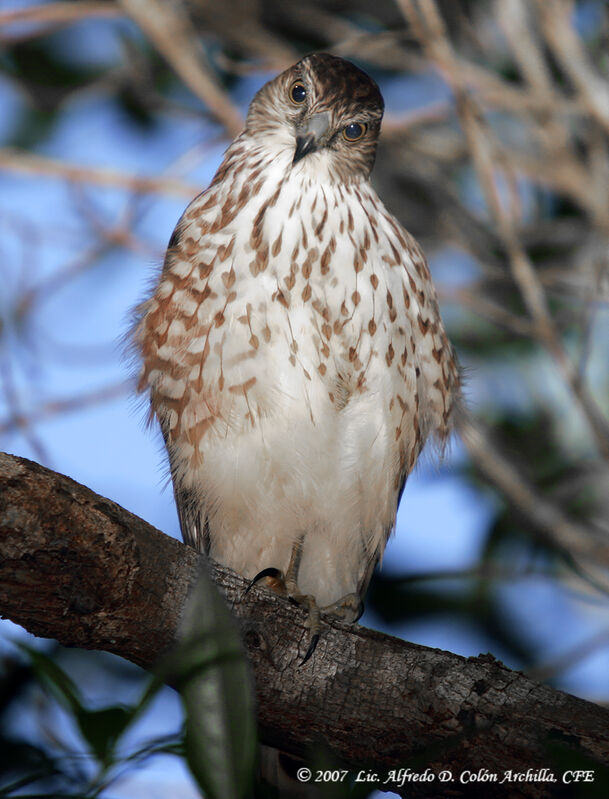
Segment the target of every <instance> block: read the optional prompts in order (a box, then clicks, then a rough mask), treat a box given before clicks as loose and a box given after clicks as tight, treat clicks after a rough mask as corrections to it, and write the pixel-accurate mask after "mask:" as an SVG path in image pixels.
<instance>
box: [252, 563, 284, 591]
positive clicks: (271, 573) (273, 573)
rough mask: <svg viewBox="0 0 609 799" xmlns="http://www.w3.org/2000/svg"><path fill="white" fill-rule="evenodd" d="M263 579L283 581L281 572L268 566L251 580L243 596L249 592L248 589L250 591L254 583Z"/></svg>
mask: <svg viewBox="0 0 609 799" xmlns="http://www.w3.org/2000/svg"><path fill="white" fill-rule="evenodd" d="M265 577H273V578H275V579H276V580H283V575H282V573H281V571H280V570H279V569H276V568H275V567H274V566H269V567H268V568H266V569H262V571H259V572H258V574H257V575H256V576H255V577H254V578H253V579H252V580H251V582H250V584H249V585H248V587H247V588H246V589H245V594H244V596H247V595H248V594H249V592H250V589H252V588H253V587H254V586H255V585H256V583H258V582H260V580H263V579H264V578H265Z"/></svg>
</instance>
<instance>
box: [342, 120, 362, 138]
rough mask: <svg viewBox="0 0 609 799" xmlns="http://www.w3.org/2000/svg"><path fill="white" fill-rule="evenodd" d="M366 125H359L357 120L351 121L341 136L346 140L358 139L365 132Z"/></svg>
mask: <svg viewBox="0 0 609 799" xmlns="http://www.w3.org/2000/svg"><path fill="white" fill-rule="evenodd" d="M366 127H367V126H366V125H360V123H359V122H351V124H350V125H347V127H346V128H345V129H344V130H343V136H344V138H345V139H346V140H347V141H359V140H360V139H361V138H362V136H363V135H364V133H365V132H366Z"/></svg>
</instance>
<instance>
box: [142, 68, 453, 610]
mask: <svg viewBox="0 0 609 799" xmlns="http://www.w3.org/2000/svg"><path fill="white" fill-rule="evenodd" d="M382 116H383V99H382V97H381V94H380V92H379V89H378V87H377V85H376V83H375V82H374V81H373V80H372V79H371V78H369V77H368V76H367V75H366V74H365V73H364V72H362V71H361V70H360V69H358V68H357V67H355V66H354V65H353V64H351V63H349V62H348V61H344V60H343V59H341V58H336V57H334V56H331V55H327V54H323V53H319V54H315V55H310V56H307V57H306V58H304V59H303V60H302V61H299V62H298V63H297V64H295V65H294V66H292V67H290V69H288V70H286V71H285V72H283V73H282V74H281V75H279V76H278V77H276V78H275V79H274V80H272V81H270V82H269V83H267V84H266V85H265V86H264V87H263V88H262V89H261V90H260V91H259V92H258V94H257V95H256V96H255V97H254V99H253V101H252V103H251V106H250V108H249V112H248V115H247V121H246V124H245V129H244V131H243V132H242V133H241V134H239V136H237V138H236V139H235V140H234V141H233V143H232V144H231V145H230V147H229V148H228V150H227V151H226V155H225V157H224V160H223V162H222V164H221V166H220V168H219V169H218V171H217V173H216V176H215V177H214V179H213V182H212V184H211V186H210V187H209V188H208V189H207V191H205V192H203V193H202V194H201V195H199V196H198V197H196V198H195V199H194V200H193V202H192V203H191V204H190V205H189V206H188V208H187V209H186V211H185V212H184V214H183V216H182V218H181V219H180V221H179V222H178V225H177V227H176V229H175V231H174V233H173V236H172V237H171V241H170V243H169V249H168V251H167V256H166V258H165V264H164V268H163V271H162V274H161V276H160V279H159V282H158V285H157V287H156V289H155V291H154V294H153V295H152V296H151V298H150V299H149V300H148V301H147V302H145V303H144V304H143V305H142V306H141V308H140V315H139V320H138V323H137V325H136V328H135V340H136V342H137V346H138V348H139V350H140V352H141V356H142V360H143V366H142V370H141V374H140V379H139V390H140V391H142V392H144V391H147V392H149V393H150V402H151V406H152V411H153V413H154V414H155V415H156V416H157V418H158V420H159V423H160V426H161V430H162V431H163V435H164V438H165V443H166V445H167V450H168V453H169V462H170V465H171V474H172V478H173V486H174V491H175V498H176V503H177V507H178V513H179V517H180V524H181V528H182V535H183V537H184V540H185V541H186V542H187V543H188V544H191V545H192V546H194V547H196V548H197V549H199V550H203V551H205V552H206V553H208V554H209V555H210V556H211V557H212V558H213V559H214V560H216V561H218V562H219V563H222V564H225V565H227V566H230V567H231V568H233V569H235V570H236V571H237V572H240V573H241V574H243V575H245V576H246V577H249V578H254V577H255V576H256V575H258V574H259V573H260V572H263V574H264V575H266V576H267V581H268V582H269V583H272V584H273V586H274V587H275V588H278V587H284V588H285V589H286V590H287V592H288V593H290V594H291V595H293V596H296V597H297V598H298V599H299V600H301V601H304V602H305V604H306V605H307V606H308V607H309V608H310V609H311V612H312V613H313V614H314V613H315V612H316V611H315V609H316V608H317V607H319V608H322V609H323V608H325V607H327V606H331V611H332V612H336V613H341V614H342V615H343V617H344V618H347V619H351V620H355V619H356V618H357V617H358V615H359V611H360V605H361V599H362V598H363V596H364V594H365V592H366V588H367V586H368V582H369V580H370V576H371V574H372V570H373V568H374V565H375V563H376V562H377V561H378V560H379V558H380V557H381V555H382V553H383V549H384V547H385V544H386V542H387V538H388V536H389V534H390V532H391V530H392V529H393V526H394V523H395V517H396V510H397V505H398V500H399V497H400V493H401V491H402V488H403V486H404V482H405V480H406V477H407V476H408V474H409V473H410V472H411V471H412V469H413V467H414V465H415V462H416V460H417V457H418V455H419V453H420V451H421V448H422V446H423V444H424V442H425V440H426V439H427V438H428V437H429V436H431V435H435V436H436V437H437V438H439V439H440V441H443V440H444V439H445V438H446V436H447V434H448V432H449V429H450V422H451V413H452V411H453V409H454V407H455V404H456V403H457V402H458V398H459V376H458V370H457V365H456V362H455V356H454V354H453V350H452V347H451V345H450V343H449V341H448V340H447V337H446V334H445V332H444V329H443V326H442V321H441V319H440V313H439V310H438V303H437V301H436V294H435V291H434V287H433V284H432V282H431V277H430V274H429V271H428V268H427V264H426V261H425V256H424V255H423V253H422V251H421V249H420V248H419V246H418V244H417V242H416V241H415V240H414V239H413V238H412V236H410V234H409V233H407V232H406V231H405V230H404V228H402V226H401V225H400V224H399V222H398V221H397V220H396V219H395V218H394V217H393V216H392V215H391V214H390V213H389V212H388V211H387V210H386V208H385V207H384V206H383V204H382V202H381V201H380V199H379V198H378V196H377V194H376V192H375V191H374V189H373V188H372V186H371V185H370V172H371V170H372V166H373V163H374V158H375V152H376V145H377V140H378V137H379V132H380V126H381V118H382Z"/></svg>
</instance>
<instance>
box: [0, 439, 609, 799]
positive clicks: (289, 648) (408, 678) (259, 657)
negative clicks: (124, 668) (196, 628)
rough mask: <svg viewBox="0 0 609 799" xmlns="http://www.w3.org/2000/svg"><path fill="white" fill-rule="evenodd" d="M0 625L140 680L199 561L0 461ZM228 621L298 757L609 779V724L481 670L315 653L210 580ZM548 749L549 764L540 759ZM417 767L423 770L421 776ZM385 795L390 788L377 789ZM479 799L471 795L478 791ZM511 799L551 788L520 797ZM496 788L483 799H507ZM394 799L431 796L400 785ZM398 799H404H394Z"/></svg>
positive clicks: (228, 581)
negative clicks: (309, 654)
mask: <svg viewBox="0 0 609 799" xmlns="http://www.w3.org/2000/svg"><path fill="white" fill-rule="evenodd" d="M0 558H1V560H0V578H1V579H0V611H1V612H2V613H3V615H5V616H7V617H8V618H10V619H12V620H13V621H15V622H17V623H18V624H21V625H23V626H24V627H25V628H26V629H28V630H30V631H31V632H33V633H35V634H36V635H40V636H44V637H53V638H56V639H57V640H58V641H60V642H61V643H63V644H65V645H67V646H79V647H86V648H89V649H104V650H107V651H109V652H114V653H116V654H118V655H121V656H122V657H125V658H127V659H128V660H131V661H133V662H134V663H138V664H140V665H141V666H143V667H145V668H152V667H153V666H154V664H155V662H156V661H157V659H158V658H159V656H160V655H161V654H163V653H164V652H166V651H167V650H168V649H169V648H170V647H171V645H172V643H173V642H174V640H175V636H176V630H177V627H178V623H179V619H180V616H181V613H182V609H183V607H184V602H185V599H186V596H187V593H188V589H189V586H190V585H191V584H192V582H193V580H194V579H196V575H197V572H198V570H199V569H200V568H201V566H202V558H201V556H199V555H197V553H196V552H195V551H194V550H192V549H191V548H189V547H187V546H184V545H183V544H181V543H180V542H179V541H176V540H175V539H173V538H169V537H168V536H166V535H164V534H163V533H160V532H159V531H158V530H156V529H154V528H153V527H151V526H150V525H149V524H147V523H146V522H144V521H143V520H142V519H139V518H138V517H136V516H134V515H133V514H131V513H129V512H128V511H126V510H124V509H123V508H121V507H120V506H118V505H116V504H115V503H113V502H111V501H110V500H108V499H104V498H103V497H100V496H98V495H97V494H94V493H93V492H92V491H90V490H89V489H87V488H85V487H83V486H81V485H79V484H78V483H75V482H74V481H73V480H70V479H69V478H67V477H64V476H62V475H59V474H56V473H54V472H51V471H49V470H48V469H45V468H43V467H41V466H39V465H37V464H35V463H32V462H30V461H26V460H23V459H21V458H16V457H13V456H9V455H2V454H0ZM213 572H214V577H215V579H216V581H217V583H218V584H219V586H220V587H221V589H222V590H223V592H224V593H225V594H226V597H227V600H228V602H229V604H230V605H231V606H232V608H233V610H234V612H235V614H236V615H237V616H238V617H239V619H240V621H241V625H242V629H243V632H244V641H245V645H246V648H247V651H248V654H249V657H250V659H251V663H252V667H253V670H254V673H255V677H256V685H257V695H258V718H259V724H260V731H261V738H262V740H263V741H265V742H266V743H270V744H280V745H281V747H282V748H283V749H284V750H288V751H292V752H294V753H297V754H298V753H301V754H302V753H304V752H306V751H307V749H308V748H309V747H312V746H315V745H316V744H318V743H319V742H320V741H324V742H325V743H326V745H327V746H328V747H329V748H330V749H331V750H332V752H333V753H334V754H335V755H336V756H337V757H338V758H339V759H340V761H342V762H343V763H344V764H345V766H346V767H347V768H350V769H352V770H353V771H359V770H360V769H363V768H372V769H377V770H379V774H380V775H381V779H384V775H386V773H387V769H397V768H401V767H406V766H408V765H411V764H412V763H413V758H417V760H416V763H417V766H416V768H417V769H418V770H421V771H422V770H424V768H425V767H426V766H429V767H430V768H431V769H432V770H434V771H435V772H436V773H437V772H439V771H441V770H444V769H450V770H451V771H452V773H453V777H454V778H455V780H456V781H455V782H454V783H452V784H451V785H450V788H451V789H452V790H454V792H451V795H453V796H461V795H471V787H472V786H471V785H469V786H468V785H461V784H460V783H459V775H460V774H461V773H462V772H463V771H464V770H471V771H477V770H478V769H488V770H489V771H490V772H496V773H497V774H499V775H503V773H504V771H505V770H506V769H514V770H516V771H520V772H524V771H526V770H527V769H528V768H544V767H546V768H549V769H552V770H553V771H554V773H555V774H556V775H557V778H558V779H559V780H560V776H561V770H560V765H559V763H558V762H557V761H556V760H555V759H554V758H555V757H556V751H557V746H558V748H559V749H560V747H561V746H562V747H564V748H568V749H569V750H571V751H575V752H578V753H579V754H580V755H583V756H584V757H585V758H587V759H589V760H591V761H592V762H593V763H594V764H596V766H598V768H601V764H603V763H604V764H607V763H609V710H607V709H605V708H601V707H597V706H595V705H593V704H591V703H589V702H585V701H583V700H581V699H577V698H576V697H573V696H569V695H568V694H564V693H562V692H560V691H556V690H553V689H551V688H549V687H547V686H543V685H539V684H537V683H534V682H532V681H531V680H529V679H528V678H527V677H525V676H524V675H523V674H521V673H519V672H514V671H510V670H509V669H507V668H506V667H505V666H503V665H502V664H501V663H499V662H497V661H495V660H494V659H493V658H492V657H490V656H482V657H478V658H462V657H459V656H457V655H453V654H451V653H449V652H443V651H441V650H436V649H428V648H425V647H421V646H415V645H414V644H409V643H407V642H404V641H400V640H397V639H395V638H392V637H390V636H387V635H382V634H381V633H377V632H374V631H372V630H367V629H364V628H362V627H358V626H353V627H350V626H345V625H340V624H334V625H332V626H327V627H326V626H324V631H323V635H322V638H321V640H320V643H319V645H318V648H317V651H316V653H315V655H314V656H313V658H312V659H311V660H310V661H309V662H308V663H307V664H306V665H305V666H299V663H300V660H301V659H302V656H303V654H304V651H305V650H306V646H307V643H308V632H307V630H306V629H305V626H304V621H305V618H304V615H303V614H302V613H301V611H300V610H298V609H295V608H293V607H292V606H291V605H289V604H288V603H287V602H285V601H284V600H283V599H281V598H279V597H276V596H275V595H273V594H271V593H269V592H268V591H266V590H264V589H254V590H253V591H251V592H250V593H249V594H248V596H247V598H244V586H245V581H244V580H243V579H242V578H241V577H239V576H238V575H236V574H234V573H233V572H231V571H229V570H228V569H221V568H218V567H215V568H214V570H213ZM550 748H552V751H553V752H554V755H553V756H551V755H550ZM421 764H424V765H423V767H422V768H420V766H421ZM387 787H388V788H389V787H390V786H387ZM479 787H481V786H479ZM517 787H518V791H519V795H521V796H535V797H537V796H545V795H552V794H551V791H552V788H553V787H554V788H556V787H557V786H553V785H552V784H548V783H544V782H533V783H531V782H528V783H520V784H519V785H518V786H517ZM514 788H515V786H514V785H513V784H510V783H504V784H503V785H500V784H486V785H485V786H484V795H485V796H488V797H492V796H508V795H513V791H514ZM402 790H403V791H404V792H406V791H407V793H408V796H420V795H425V793H426V792H429V791H432V795H433V792H434V791H435V792H436V793H437V791H438V784H437V783H436V784H435V785H434V783H431V784H428V785H427V786H426V785H425V784H421V783H410V784H406V786H405V787H404V788H403V789H402ZM404 795H405V794H404Z"/></svg>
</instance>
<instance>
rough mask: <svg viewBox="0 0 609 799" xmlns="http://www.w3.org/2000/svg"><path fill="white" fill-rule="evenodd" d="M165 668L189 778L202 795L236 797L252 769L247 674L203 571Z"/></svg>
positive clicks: (225, 613)
mask: <svg viewBox="0 0 609 799" xmlns="http://www.w3.org/2000/svg"><path fill="white" fill-rule="evenodd" d="M167 666H168V668H169V669H170V671H171V678H172V680H173V682H174V684H175V685H176V686H177V687H178V689H179V690H180V693H181V695H182V700H183V703H184V708H185V711H186V739H185V746H186V758H187V762H188V765H189V766H190V769H191V771H192V773H193V775H194V777H195V779H196V780H197V782H198V783H199V785H200V786H201V788H202V790H203V792H204V793H205V796H206V797H207V798H208V799H240V797H243V796H245V795H246V794H247V793H248V792H249V791H250V789H251V785H252V780H253V770H254V755H255V749H256V746H255V745H256V727H255V716H254V698H253V697H254V693H253V689H252V678H251V676H250V673H249V669H248V664H247V659H246V656H245V652H244V650H243V647H242V645H241V637H240V634H239V628H238V626H237V624H236V622H235V620H234V619H233V617H232V616H231V613H230V611H229V609H228V607H227V605H226V602H225V600H224V599H223V598H222V597H221V596H220V594H219V592H218V590H217V588H216V587H215V586H214V585H213V583H212V582H211V579H210V578H209V576H208V575H207V574H206V573H203V572H202V573H201V576H200V578H199V580H198V581H197V583H196V585H195V587H194V589H193V591H192V594H191V596H190V599H189V601H188V604H187V607H186V610H185V613H184V618H183V622H182V627H181V640H180V644H179V645H178V647H177V649H176V650H175V651H174V652H173V653H172V655H171V656H170V659H169V661H168V663H167Z"/></svg>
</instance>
